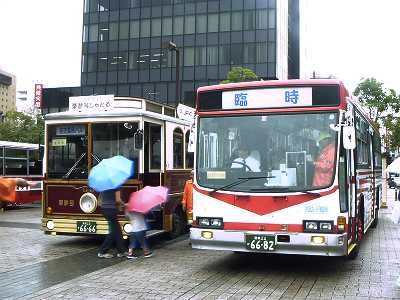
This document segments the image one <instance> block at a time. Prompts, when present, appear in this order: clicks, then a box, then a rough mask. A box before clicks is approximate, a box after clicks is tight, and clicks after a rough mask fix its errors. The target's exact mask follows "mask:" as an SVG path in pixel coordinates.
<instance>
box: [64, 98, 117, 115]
mask: <svg viewBox="0 0 400 300" xmlns="http://www.w3.org/2000/svg"><path fill="white" fill-rule="evenodd" d="M113 108H114V95H98V96H79V97H69V111H73V112H89V111H91V112H98V111H107V110H112V109H113Z"/></svg>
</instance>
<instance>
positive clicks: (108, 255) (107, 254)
mask: <svg viewBox="0 0 400 300" xmlns="http://www.w3.org/2000/svg"><path fill="white" fill-rule="evenodd" d="M97 257H100V258H113V257H114V255H112V254H111V253H97Z"/></svg>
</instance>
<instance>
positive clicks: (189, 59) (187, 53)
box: [183, 47, 194, 67]
mask: <svg viewBox="0 0 400 300" xmlns="http://www.w3.org/2000/svg"><path fill="white" fill-rule="evenodd" d="M183 55H184V59H183V64H184V66H186V67H191V66H194V48H193V47H185V48H184V52H183Z"/></svg>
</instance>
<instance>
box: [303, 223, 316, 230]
mask: <svg viewBox="0 0 400 300" xmlns="http://www.w3.org/2000/svg"><path fill="white" fill-rule="evenodd" d="M304 224H305V225H304V229H305V230H307V231H314V230H318V223H317V222H313V221H305V222H304Z"/></svg>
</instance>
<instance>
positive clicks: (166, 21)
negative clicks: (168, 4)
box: [162, 18, 172, 36]
mask: <svg viewBox="0 0 400 300" xmlns="http://www.w3.org/2000/svg"><path fill="white" fill-rule="evenodd" d="M162 34H163V35H164V36H166V35H172V18H163V20H162Z"/></svg>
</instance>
